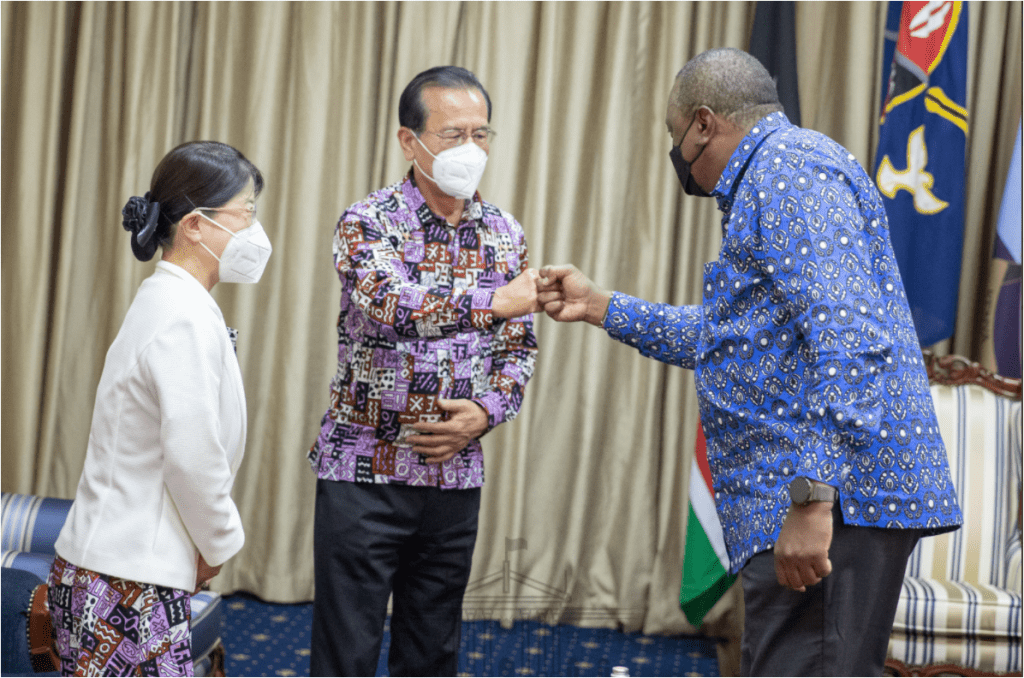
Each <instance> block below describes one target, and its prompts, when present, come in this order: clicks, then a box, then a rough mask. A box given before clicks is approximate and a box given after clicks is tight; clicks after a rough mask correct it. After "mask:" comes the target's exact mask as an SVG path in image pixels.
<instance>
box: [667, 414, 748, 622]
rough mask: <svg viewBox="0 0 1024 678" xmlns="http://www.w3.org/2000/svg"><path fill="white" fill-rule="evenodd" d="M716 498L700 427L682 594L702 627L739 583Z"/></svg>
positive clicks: (685, 609) (686, 607)
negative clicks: (726, 546) (708, 614)
mask: <svg viewBox="0 0 1024 678" xmlns="http://www.w3.org/2000/svg"><path fill="white" fill-rule="evenodd" d="M714 497H715V495H714V492H713V491H712V489H711V468H710V467H709V466H708V450H707V443H706V442H705V440H704V428H703V427H702V426H699V425H698V426H697V445H696V449H695V450H694V453H693V468H692V469H691V470H690V517H689V520H688V521H687V523H686V547H685V551H684V552H683V584H682V587H681V588H680V591H679V605H680V607H682V608H683V614H685V615H686V619H687V621H689V622H690V623H691V624H692V625H693V626H700V625H701V622H703V621H704V616H705V615H706V614H707V613H708V611H710V610H711V608H712V607H714V605H715V603H717V602H718V600H719V598H721V597H722V596H723V595H725V592H726V591H727V590H728V589H729V587H730V586H732V583H733V582H734V581H736V575H734V574H729V554H728V553H727V552H726V549H725V536H724V535H723V534H722V523H721V522H719V520H718V512H717V511H716V510H715V498H714Z"/></svg>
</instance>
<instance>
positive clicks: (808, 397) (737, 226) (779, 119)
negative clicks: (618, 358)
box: [604, 113, 962, 572]
mask: <svg viewBox="0 0 1024 678" xmlns="http://www.w3.org/2000/svg"><path fill="white" fill-rule="evenodd" d="M712 195H714V196H715V198H716V199H717V200H718V206H719V209H720V210H721V211H722V212H724V214H725V216H724V217H723V219H722V249H721V252H720V253H719V259H718V261H715V262H711V263H709V264H705V266H704V288H703V304H702V305H700V306H670V305H667V304H651V303H647V302H645V301H642V300H639V299H635V298H633V297H629V296H627V295H624V294H620V293H617V292H616V293H615V294H613V295H612V301H611V305H610V306H609V309H608V315H607V317H606V318H605V324H604V326H605V329H606V330H607V331H608V333H609V334H610V335H611V336H612V337H614V338H616V339H618V340H619V341H622V342H624V343H626V344H629V345H631V346H634V347H635V348H637V349H638V350H639V351H640V353H642V354H643V355H645V356H648V357H651V358H655V359H657V360H660V361H662V362H666V363H670V364H673V365H678V366H680V367H685V368H689V369H693V370H694V371H695V376H696V384H697V396H698V402H699V407H700V415H701V423H702V425H703V427H704V432H705V436H706V438H707V450H708V462H709V464H710V467H711V474H712V478H713V485H714V490H715V503H716V505H717V508H718V514H719V517H720V519H721V522H722V528H723V530H724V532H725V542H726V545H727V547H728V551H729V558H730V564H731V570H732V571H733V572H737V571H739V570H740V569H741V568H742V567H743V565H744V564H745V563H746V561H747V560H748V559H749V558H750V557H751V556H753V555H755V554H757V553H759V552H761V551H764V550H767V549H770V548H772V547H773V546H774V544H775V541H776V539H777V538H778V535H779V529H780V528H781V527H782V522H783V520H784V519H785V517H786V512H787V510H788V507H789V503H790V502H789V493H788V485H789V481H790V480H791V479H793V478H794V477H796V476H806V477H809V478H813V479H815V480H819V481H821V482H823V483H827V484H829V485H832V486H833V487H835V488H837V489H838V490H839V496H840V498H839V501H840V504H841V507H842V514H843V520H844V522H845V523H846V524H848V525H862V526H871V527H888V528H924V530H925V534H937V533H940V532H945V531H948V530H952V529H956V526H958V525H959V524H960V523H961V522H962V517H961V515H960V507H959V505H958V503H957V497H956V492H955V490H954V487H953V484H952V481H951V480H950V476H949V466H948V462H947V460H946V451H945V447H944V445H943V442H942V438H941V437H940V435H939V427H938V423H937V421H936V419H935V410H934V407H933V405H932V399H931V393H930V391H929V389H928V377H927V374H926V372H925V369H924V361H923V359H922V357H921V349H920V346H919V345H918V342H917V335H916V333H915V331H914V324H913V320H912V319H911V315H910V309H909V307H908V305H907V299H906V295H905V294H904V291H903V283H902V282H901V280H900V275H899V271H898V270H897V268H896V259H895V257H894V255H893V251H892V245H891V244H890V242H889V229H888V221H887V219H886V216H885V209H884V208H883V206H882V201H881V198H880V197H879V195H878V191H877V190H876V188H875V186H874V184H873V183H872V182H871V179H870V178H869V177H868V175H867V174H866V173H865V172H864V170H863V169H862V168H861V166H860V165H859V164H858V163H857V161H856V159H855V158H854V157H853V155H851V154H850V153H849V152H848V151H847V150H846V149H844V148H843V147H841V146H840V145H839V144H837V143H836V142H834V141H832V140H831V139H829V138H828V137H826V136H824V135H822V134H819V133H817V132H813V131H810V130H806V129H802V128H799V127H796V126H794V125H792V124H791V123H790V122H789V121H788V120H787V119H786V117H785V116H784V115H783V114H781V113H773V114H771V115H769V116H767V117H765V118H762V119H761V120H760V121H758V123H757V124H756V125H755V126H754V127H753V128H752V129H751V130H750V133H749V134H747V136H746V137H745V138H744V139H743V140H742V141H741V142H740V144H739V146H738V147H737V148H736V151H735V152H734V153H733V155H732V157H731V158H730V159H729V161H728V164H727V165H726V168H725V170H724V171H723V173H722V176H721V178H720V179H719V180H718V183H717V184H716V186H715V188H714V190H713V192H712Z"/></svg>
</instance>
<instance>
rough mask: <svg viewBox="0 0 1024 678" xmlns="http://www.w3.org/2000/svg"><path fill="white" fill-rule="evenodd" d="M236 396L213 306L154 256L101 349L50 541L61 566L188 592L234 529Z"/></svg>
mask: <svg viewBox="0 0 1024 678" xmlns="http://www.w3.org/2000/svg"><path fill="white" fill-rule="evenodd" d="M245 417H246V412H245V393H244V391H243V388H242V374H241V372H240V371H239V368H238V359H237V358H236V357H235V351H234V349H233V347H232V344H231V340H230V338H229V337H228V332H227V328H226V326H225V324H224V316H223V315H222V314H221V312H220V308H219V307H218V306H217V303H216V302H215V301H214V300H213V297H212V296H210V293H209V292H207V291H206V288H204V287H203V286H202V285H201V284H200V283H199V281H198V280H196V279H195V278H194V277H192V275H190V274H189V273H188V272H187V271H185V270H184V269H182V268H180V267H178V266H175V265H174V264H170V263H167V262H166V261H160V262H158V263H157V267H156V271H155V272H154V273H153V275H151V276H150V277H149V278H147V279H146V280H144V281H143V282H142V285H141V286H140V287H139V291H138V293H137V294H136V295H135V300H134V301H133V302H132V305H131V307H129V309H128V313H127V314H126V315H125V318H124V323H123V324H122V325H121V330H120V331H119V332H118V334H117V338H116V339H114V343H113V344H111V346H110V350H109V351H107V359H106V363H105V364H104V365H103V375H102V376H101V377H100V384H99V388H98V389H97V390H96V405H95V407H94V409H93V415H92V429H91V430H90V431H89V446H88V450H87V451H86V456H85V467H84V468H83V469H82V478H81V480H80V481H79V483H78V491H77V493H76V495H75V501H74V504H73V505H72V506H71V511H70V513H69V514H68V518H67V522H65V524H64V528H63V529H62V530H61V533H60V537H59V538H58V539H57V543H56V550H57V553H58V554H59V555H60V556H61V557H63V558H64V559H65V560H67V561H68V562H70V563H73V564H75V565H78V566H79V567H84V568H88V569H90V570H94V571H96V572H101V573H103V574H107V575H111V576H115V577H122V578H125V579H131V580H134V581H140V582H145V583H148V584H158V585H161V586H170V587H173V588H176V589H183V590H187V591H191V590H192V589H194V588H195V585H196V565H197V560H198V554H199V553H202V554H203V557H204V558H205V559H206V562H207V563H209V564H210V565H220V564H221V563H223V562H224V561H226V560H227V559H228V558H230V557H231V556H233V555H234V554H235V553H237V552H238V550H239V549H241V548H242V544H243V542H244V541H245V534H244V532H243V530H242V521H241V518H240V517H239V515H238V509H237V507H236V506H235V503H234V501H233V500H232V499H231V486H232V485H233V484H234V481H235V475H236V473H237V472H238V465H239V463H240V462H241V461H242V454H243V451H244V448H245V428H246V420H245Z"/></svg>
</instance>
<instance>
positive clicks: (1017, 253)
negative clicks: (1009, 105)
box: [991, 124, 1024, 379]
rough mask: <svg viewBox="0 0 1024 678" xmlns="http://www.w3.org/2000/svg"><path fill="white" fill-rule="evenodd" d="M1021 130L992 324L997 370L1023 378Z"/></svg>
mask: <svg viewBox="0 0 1024 678" xmlns="http://www.w3.org/2000/svg"><path fill="white" fill-rule="evenodd" d="M1020 158H1021V126H1020V125H1019V124H1018V126H1017V143H1016V144H1015V145H1014V147H1013V157H1012V159H1011V160H1010V171H1009V172H1008V173H1007V176H1006V185H1005V188H1003V202H1002V204H1001V205H1000V207H999V226H998V229H997V231H996V247H995V259H996V261H994V262H993V268H994V269H995V270H996V271H998V288H997V289H996V290H994V292H993V294H992V296H993V297H994V298H995V301H996V308H995V313H994V316H993V323H992V332H991V335H992V340H993V344H994V346H993V348H994V353H995V362H996V369H997V370H998V372H999V374H1002V375H1003V376H1006V377H1013V378H1014V379H1020V377H1021V345H1022V343H1024V337H1022V325H1021V277H1022V276H1021V270H1022V269H1021V226H1022V224H1021V211H1022V203H1021V181H1022V179H1021V159H1020Z"/></svg>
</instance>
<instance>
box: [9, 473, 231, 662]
mask: <svg viewBox="0 0 1024 678" xmlns="http://www.w3.org/2000/svg"><path fill="white" fill-rule="evenodd" d="M71 503H72V502H71V500H70V499H55V498H50V497H35V496H32V495H25V494H9V493H7V492H4V493H3V499H2V538H0V546H2V555H0V564H2V565H3V567H5V568H15V569H18V570H23V571H25V572H30V573H32V574H33V575H35V576H36V577H38V579H39V580H40V581H41V582H46V580H47V577H48V576H49V574H50V565H51V564H52V563H53V559H54V556H55V555H56V553H55V551H54V548H53V547H54V544H55V543H56V541H57V536H58V535H59V534H60V530H61V528H62V527H63V526H64V521H65V519H66V518H67V515H68V511H69V510H70V509H71ZM11 593H12V595H14V593H13V592H11ZM2 595H3V596H4V598H5V599H6V597H7V595H8V590H7V589H6V588H5V589H4V591H3V593H2ZM5 603H6V600H5ZM223 627H224V605H223V601H222V599H221V596H220V594H218V593H214V592H212V591H200V592H199V593H197V594H195V595H194V596H192V663H193V667H194V670H195V675H196V676H215V675H218V676H223V675H224V645H223V643H222V642H221V630H222V629H223ZM3 633H4V636H5V641H4V644H5V647H6V646H7V639H6V636H7V634H8V633H20V634H24V633H25V628H24V627H21V628H20V629H13V628H11V629H9V628H7V626H5V627H4V629H3Z"/></svg>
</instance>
